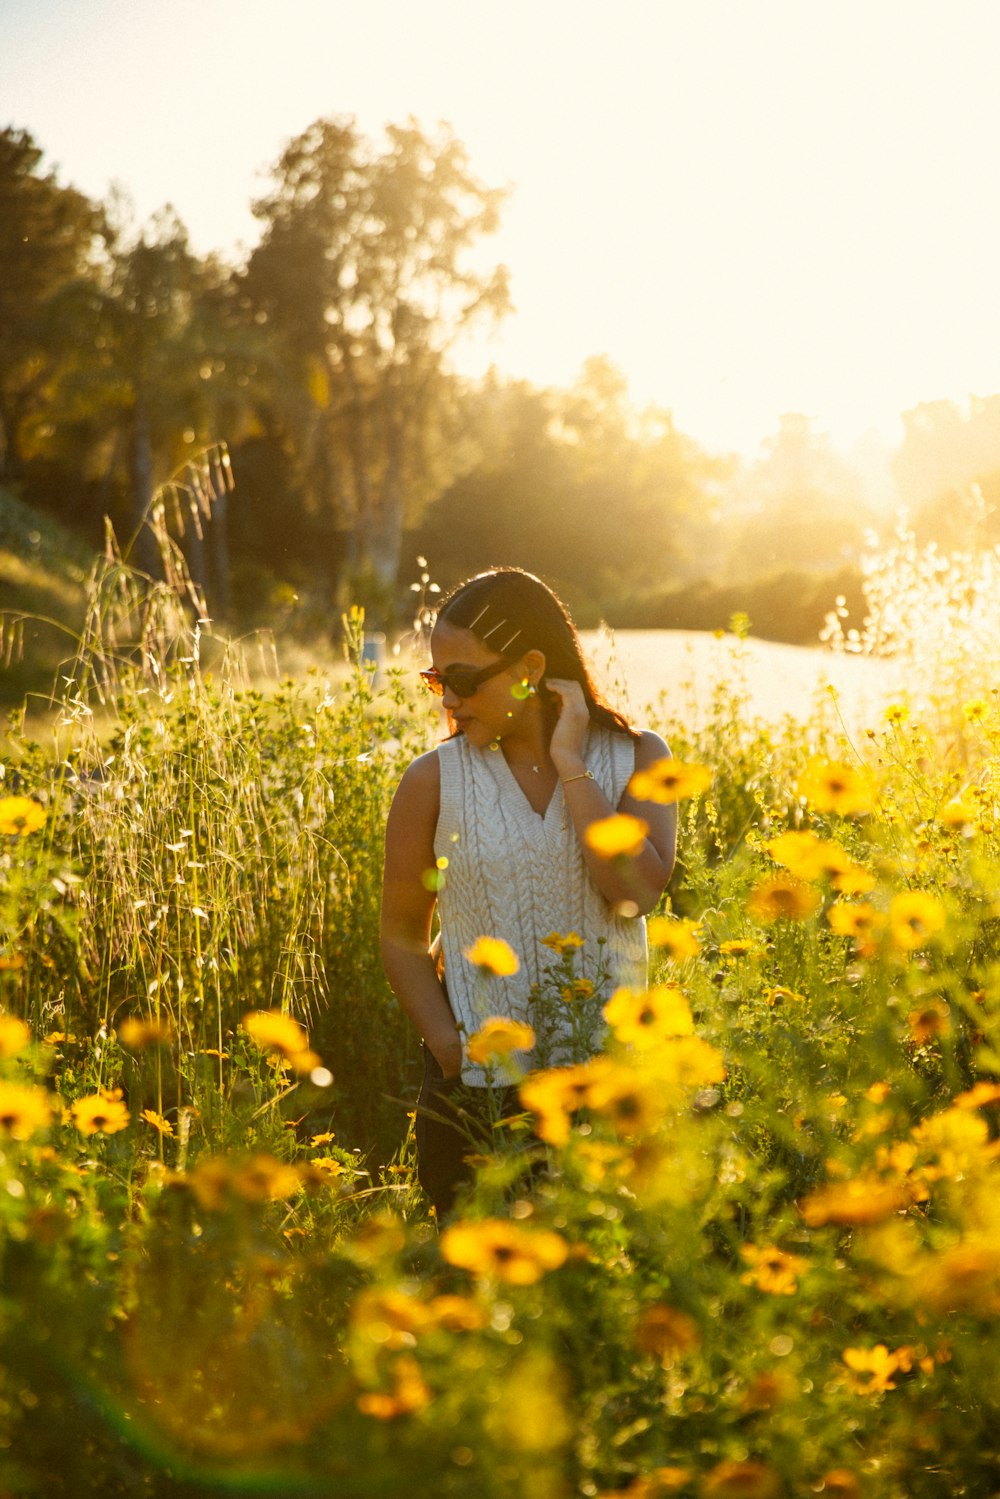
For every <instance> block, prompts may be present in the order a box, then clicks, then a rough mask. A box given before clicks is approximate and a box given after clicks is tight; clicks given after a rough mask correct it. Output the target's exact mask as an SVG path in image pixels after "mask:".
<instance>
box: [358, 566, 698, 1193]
mask: <svg viewBox="0 0 1000 1499" xmlns="http://www.w3.org/2000/svg"><path fill="white" fill-rule="evenodd" d="M431 658H432V660H433V663H434V664H433V666H432V667H431V668H430V669H429V670H428V671H424V672H422V673H421V676H422V677H423V680H424V682H425V683H426V685H427V686H429V687H430V688H431V690H432V691H434V692H436V693H438V694H439V695H440V696H441V697H442V699H443V703H444V707H445V709H446V710H447V713H448V717H449V720H450V722H451V726H452V729H453V734H452V736H451V738H449V739H447V740H446V741H445V742H444V743H443V744H441V745H439V746H438V748H437V749H435V750H431V751H430V752H429V753H427V754H425V755H421V756H420V757H419V758H418V759H416V760H415V761H414V762H413V764H412V765H410V766H409V768H408V769H407V771H406V772H405V774H404V776H403V778H402V780H401V781H400V784H399V788H398V790H397V792H396V795H395V798H394V799H393V803H392V809H391V811H390V813H389V821H388V825H387V828H386V858H385V884H384V891H383V905H382V956H383V962H384V965H385V971H386V975H387V977H388V980H389V983H390V985H391V987H392V989H393V992H394V993H395V995H396V997H397V998H398V999H399V1002H400V1003H401V1004H402V1006H403V1008H404V1009H405V1010H406V1012H407V1014H408V1015H409V1017H410V1019H411V1020H412V1021H413V1023H414V1025H415V1026H416V1028H417V1030H418V1031H419V1032H420V1035H421V1037H422V1038H423V1042H424V1048H425V1061H426V1075H425V1079H424V1087H423V1089H422V1091H421V1098H420V1104H419V1105H418V1111H417V1152H418V1175H419V1177H420V1181H421V1183H422V1185H423V1186H424V1188H425V1190H426V1191H427V1192H428V1194H429V1195H430V1196H431V1198H432V1200H433V1201H434V1203H435V1206H436V1207H437V1209H438V1213H439V1216H440V1215H442V1214H443V1213H445V1212H447V1211H448V1210H449V1209H450V1208H451V1206H452V1204H453V1202H454V1197H455V1191H456V1188H457V1186H458V1185H459V1183H460V1182H461V1181H462V1180H463V1179H465V1178H466V1177H467V1176H468V1171H467V1168H465V1166H464V1163H463V1155H464V1153H465V1152H466V1151H467V1150H468V1149H469V1143H468V1138H467V1136H466V1137H465V1138H463V1132H462V1131H461V1130H456V1129H455V1128H454V1127H450V1126H449V1125H448V1123H447V1118H446V1116H447V1115H448V1113H449V1107H448V1100H449V1096H450V1095H451V1094H452V1091H453V1090H454V1089H456V1088H457V1087H458V1086H459V1084H460V1083H464V1084H465V1085H467V1087H468V1088H469V1089H479V1090H482V1089H483V1088H485V1087H487V1086H488V1085H489V1083H490V1082H491V1077H490V1074H489V1073H488V1072H487V1071H486V1070H484V1068H482V1067H481V1066H478V1065H475V1064H473V1063H472V1062H471V1061H470V1060H469V1058H468V1057H466V1056H465V1054H464V1045H463V1035H464V1036H465V1037H468V1036H469V1035H471V1034H472V1033H473V1032H475V1031H476V1030H477V1029H478V1028H479V1026H480V1025H481V1023H482V1021H483V1020H484V1019H485V1018H486V1016H487V1015H491V1014H492V1015H497V1014H500V1015H506V1016H508V1017H510V1018H516V1019H519V1020H521V1019H528V1018H529V1012H528V1003H529V995H530V991H531V987H532V985H533V984H535V983H537V982H538V981H539V980H540V978H541V977H542V973H543V969H544V967H545V966H546V963H551V961H552V953H551V951H550V950H549V949H548V948H546V947H545V946H543V939H544V938H545V937H547V936H551V935H552V933H553V932H557V933H560V934H563V935H565V934H567V933H569V932H574V933H577V934H578V935H579V936H581V937H582V938H583V939H584V941H583V946H582V948H581V949H580V952H579V964H578V967H577V970H576V971H577V973H578V974H579V975H580V976H581V977H585V978H586V977H589V978H591V979H592V980H593V981H595V982H596V980H597V979H598V978H600V977H601V976H603V975H605V974H607V975H609V977H610V979H611V981H612V982H613V983H633V984H634V983H637V982H638V983H641V982H643V981H644V980H645V969H646V932H645V922H644V920H643V917H644V915H645V914H646V913H647V912H648V911H650V910H652V908H653V907H654V906H655V905H656V902H657V901H658V899H659V897H660V894H661V892H662V891H663V889H664V888H665V886H666V884H667V881H668V880H669V878H670V875H671V872H672V870H673V865H674V855H675V847H676V809H675V808H674V807H673V806H660V805H654V804H651V803H649V802H641V803H637V802H635V801H634V800H633V798H632V797H630V795H629V793H628V789H627V787H628V782H629V779H630V778H631V776H632V774H633V772H634V771H635V770H638V769H644V768H646V767H648V766H650V765H652V764H653V763H654V762H655V761H657V760H660V759H662V758H663V757H664V756H666V755H668V754H669V751H668V749H667V746H666V745H665V744H664V742H663V740H662V739H660V738H659V737H658V736H657V735H656V734H652V733H649V732H642V733H640V732H639V731H637V730H636V729H633V728H632V727H630V725H629V724H628V723H627V721H626V720H625V719H624V718H623V717H622V716H621V715H620V714H618V713H616V712H614V711H613V710H612V709H611V708H610V707H608V705H607V704H606V703H604V702H603V701H602V699H601V698H600V696H599V695H598V693H597V692H596V690H595V688H594V685H593V683H592V682H591V680H590V676H589V674H588V671H587V668H586V665H585V664H584V660H583V656H582V653H581V650H580V643H579V640H578V638H577V634H576V630H575V629H574V627H573V624H572V622H571V620H570V618H569V616H568V614H567V613H566V610H565V608H564V607H563V605H562V604H561V603H560V602H559V600H558V599H557V598H556V596H555V595H554V594H553V593H552V592H551V590H550V589H548V588H547V587H546V586H545V584H543V583H542V582H540V581H539V579H538V578H536V577H533V576H532V574H530V573H525V572H522V571H521V570H520V569H518V568H497V569H494V570H492V571H490V572H486V573H481V574H479V576H478V577H475V578H472V579H471V580H470V581H469V582H467V583H463V584H462V585H461V586H460V587H459V588H457V589H456V590H455V591H454V592H453V593H452V594H451V595H450V596H449V597H448V598H447V599H446V600H445V601H444V603H443V604H442V605H441V608H440V609H439V611H438V614H437V620H436V623H435V625H434V629H433V632H432V634H431ZM616 811H622V812H631V813H632V814H633V815H635V816H641V817H642V818H643V820H644V821H645V822H646V823H647V824H648V826H649V831H648V834H647V836H646V839H645V841H644V843H643V844H642V847H641V848H640V849H639V851H638V852H637V853H636V854H635V855H634V856H631V857H629V859H627V860H618V859H615V860H609V859H606V858H602V857H600V856H599V855H598V854H597V853H596V852H595V851H593V850H592V849H591V848H590V847H589V845H588V842H587V837H586V834H587V829H588V828H589V827H590V826H591V824H592V823H595V822H599V821H601V820H602V819H604V818H607V817H610V816H611V815H612V814H613V813H614V812H616ZM435 906H436V907H437V912H438V917H439V920H440V927H441V936H440V945H439V950H437V951H436V950H435V949H436V948H438V944H436V943H435V944H434V945H433V947H432V943H431V924H432V919H433V916H434V911H435ZM482 936H489V937H498V938H502V939H503V940H504V941H505V942H506V943H507V944H508V945H509V946H510V947H511V948H512V949H513V951H514V953H515V955H516V957H517V959H518V964H519V967H518V971H517V973H516V974H515V975H511V976H508V977H506V978H490V979H485V980H484V978H483V977H482V975H481V974H480V973H478V972H477V970H476V968H475V967H474V965H473V964H472V963H471V962H470V960H469V959H468V957H467V956H466V954H467V952H468V951H469V949H470V948H471V947H472V945H473V944H474V943H475V942H476V941H477V939H478V938H480V937H482ZM442 968H443V974H442ZM467 1096H468V1097H469V1098H475V1097H476V1096H477V1095H476V1094H473V1093H470V1094H468V1095H467ZM478 1096H479V1097H482V1096H483V1095H482V1093H480V1094H479V1095H478Z"/></svg>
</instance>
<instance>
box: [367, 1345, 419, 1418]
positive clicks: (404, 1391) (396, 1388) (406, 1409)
mask: <svg viewBox="0 0 1000 1499" xmlns="http://www.w3.org/2000/svg"><path fill="white" fill-rule="evenodd" d="M432 1398H433V1397H432V1395H431V1391H430V1389H429V1387H428V1385H427V1383H426V1381H425V1380H424V1377H423V1375H422V1374H421V1372H420V1366H419V1364H418V1363H417V1361H416V1359H414V1358H411V1357H410V1356H409V1355H408V1354H404V1355H403V1356H402V1357H401V1358H398V1359H397V1360H396V1362H395V1363H394V1365H393V1368H392V1389H391V1390H390V1391H389V1392H387V1393H386V1392H383V1391H374V1392H372V1393H371V1394H367V1395H359V1396H358V1399H357V1406H358V1410H359V1411H361V1413H362V1415H365V1416H374V1417H375V1419H376V1420H378V1421H393V1420H395V1418H396V1417H397V1416H412V1415H413V1414H414V1413H415V1412H416V1411H419V1410H423V1408H424V1406H425V1405H429V1404H430V1401H431V1399H432Z"/></svg>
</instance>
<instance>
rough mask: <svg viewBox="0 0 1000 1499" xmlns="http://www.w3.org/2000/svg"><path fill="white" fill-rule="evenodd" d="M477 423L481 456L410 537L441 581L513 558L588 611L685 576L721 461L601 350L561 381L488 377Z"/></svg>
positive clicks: (708, 509) (590, 613)
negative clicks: (637, 391) (641, 405)
mask: <svg viewBox="0 0 1000 1499" xmlns="http://www.w3.org/2000/svg"><path fill="white" fill-rule="evenodd" d="M474 420H475V424H476V426H477V428H478V431H479V433H480V436H481V441H482V445H483V452H482V454H481V456H480V458H479V460H478V461H477V462H476V463H474V464H473V465H471V466H470V468H469V469H468V471H467V472H466V473H465V474H463V475H462V476H461V477H460V478H458V479H457V480H456V481H455V482H454V483H453V484H452V485H451V486H450V487H449V488H448V490H447V491H446V492H445V493H444V494H442V496H441V497H440V499H439V500H437V501H436V502H435V503H434V504H433V505H432V506H431V507H430V509H429V510H428V512H427V515H426V517H425V519H424V521H423V523H422V524H421V526H420V528H419V530H418V531H417V533H416V537H415V541H416V543H417V546H418V549H419V550H420V551H421V552H422V553H424V554H425V555H426V556H427V557H428V558H429V559H430V566H431V569H432V571H433V573H434V576H435V579H436V581H438V582H439V583H442V584H444V585H450V584H452V583H454V582H456V581H458V579H459V578H460V577H462V576H464V575H466V574H468V573H469V572H471V571H476V570H478V569H479V568H482V567H485V566H488V565H491V564H496V563H508V564H515V565H518V566H522V567H526V568H528V569H529V570H530V571H532V572H538V573H541V574H543V575H544V576H545V577H546V578H547V579H548V580H550V581H551V582H552V583H554V584H555V585H556V586H557V587H558V588H559V589H560V591H561V592H563V593H564V595H565V597H566V599H567V602H568V603H569V604H570V605H571V607H573V609H574V612H575V613H576V614H577V615H578V616H579V617H580V618H581V619H583V618H588V619H589V618H591V617H593V616H594V615H595V613H597V614H599V613H600V612H601V610H602V609H603V608H606V607H609V606H611V605H612V604H613V603H614V602H615V601H616V600H620V599H621V598H622V597H623V596H625V595H633V596H634V595H636V594H639V593H642V592H643V591H645V590H649V589H653V588H662V587H663V586H664V585H665V584H667V583H671V582H676V581H678V580H679V579H681V578H683V577H685V576H686V575H687V573H688V570H689V568H690V566H691V564H692V561H693V559H694V558H695V557H697V556H698V554H699V547H700V539H701V534H702V532H701V528H702V525H703V523H704V521H705V520H706V519H707V517H708V516H709V515H710V513H711V510H712V507H713V501H714V487H715V484H716V480H717V478H718V477H719V475H720V473H721V471H722V465H721V464H720V462H719V461H718V460H714V459H711V458H709V457H708V455H707V454H705V453H703V452H701V450H700V449H699V448H698V447H697V445H696V444H695V443H694V442H692V441H691V439H689V438H687V437H685V436H684V435H683V434H682V433H680V432H678V431H677V429H676V427H675V426H674V423H673V420H672V418H671V416H670V413H669V412H666V411H662V410H659V409H658V408H653V409H650V410H648V411H645V412H641V413H640V412H636V411H634V410H633V409H632V407H631V406H630V404H629V400H628V390H627V386H626V383H625V380H624V379H623V377H622V375H621V373H620V372H619V371H618V370H617V369H616V368H615V367H614V366H613V365H612V364H611V363H610V362H609V361H608V360H606V359H603V358H593V359H590V360H588V361H587V362H586V364H585V365H584V368H583V370H582V372H581V375H580V378H579V380H578V381H577V383H576V384H575V385H574V387H573V388H572V389H571V390H569V391H558V390H546V391H542V390H537V389H534V388H533V387H532V386H531V385H529V384H527V383H526V382H508V383H506V384H501V383H499V382H498V381H496V380H495V379H493V380H490V381H487V382H486V384H485V386H484V388H483V390H482V391H481V393H480V395H479V398H478V403H477V404H476V405H475V406H474Z"/></svg>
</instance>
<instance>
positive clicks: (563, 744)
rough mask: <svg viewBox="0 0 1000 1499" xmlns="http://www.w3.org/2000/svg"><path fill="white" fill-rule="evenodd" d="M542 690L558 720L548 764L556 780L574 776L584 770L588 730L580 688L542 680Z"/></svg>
mask: <svg viewBox="0 0 1000 1499" xmlns="http://www.w3.org/2000/svg"><path fill="white" fill-rule="evenodd" d="M545 686H546V687H547V688H548V690H549V692H551V694H552V696H553V697H554V698H555V699H556V700H557V702H558V704H559V717H558V719H557V720H556V726H555V728H554V730H553V731H552V740H551V743H550V745H549V754H550V755H551V756H552V763H553V765H554V766H555V768H556V770H557V771H558V772H559V775H560V776H568V775H577V774H579V773H580V772H581V771H582V770H583V769H584V768H585V767H584V764H583V750H584V746H585V744H586V742H587V729H588V728H589V726H590V714H589V712H588V711H587V700H586V698H585V697H584V695H583V688H582V687H581V686H580V683H579V682H574V681H572V680H570V679H568V678H566V677H546V678H545Z"/></svg>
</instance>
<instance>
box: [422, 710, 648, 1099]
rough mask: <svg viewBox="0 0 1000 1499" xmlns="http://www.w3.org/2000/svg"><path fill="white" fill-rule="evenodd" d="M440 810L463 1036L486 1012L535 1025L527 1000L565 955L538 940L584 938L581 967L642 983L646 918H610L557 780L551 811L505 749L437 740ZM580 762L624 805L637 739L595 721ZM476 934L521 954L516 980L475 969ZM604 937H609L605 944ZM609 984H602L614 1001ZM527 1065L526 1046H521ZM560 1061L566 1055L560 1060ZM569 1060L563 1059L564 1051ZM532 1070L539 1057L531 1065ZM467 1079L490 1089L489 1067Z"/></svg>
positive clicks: (450, 958) (451, 970) (451, 957)
mask: <svg viewBox="0 0 1000 1499" xmlns="http://www.w3.org/2000/svg"><path fill="white" fill-rule="evenodd" d="M437 753H438V760H439V764H440V772H441V810H440V813H439V816H438V823H437V831H436V834H435V839H434V853H435V856H436V858H437V859H438V860H442V859H447V861H448V863H447V867H446V869H445V870H444V882H443V888H442V889H441V890H440V891H439V894H438V914H439V916H440V920H441V938H442V947H443V952H444V966H445V983H446V985H447V989H448V997H449V999H450V1000H451V1007H452V1010H453V1011H454V1014H455V1019H456V1020H457V1021H458V1024H459V1026H460V1027H461V1028H462V1030H463V1031H464V1033H465V1035H467V1036H468V1035H471V1034H472V1033H473V1032H474V1031H476V1030H478V1029H479V1027H480V1025H481V1024H482V1022H483V1020H484V1019H485V1018H486V1017H487V1016H488V1015H504V1016H507V1017H509V1018H511V1019H516V1020H526V1021H528V1023H529V1024H530V1023H531V1013H530V1004H529V996H530V993H531V988H532V985H533V984H538V983H540V982H541V981H542V980H543V970H544V969H545V968H546V967H551V966H552V965H553V964H554V963H555V962H557V961H558V960H557V959H556V957H555V954H554V953H553V952H552V951H551V950H550V949H549V948H546V947H543V946H542V944H541V938H543V937H547V936H548V935H549V934H550V933H551V932H559V933H560V934H561V935H565V934H566V933H568V932H576V933H577V934H578V935H579V936H581V937H583V938H584V939H585V940H584V946H583V947H582V948H581V949H580V951H579V954H578V959H577V963H576V968H575V972H576V975H577V976H578V977H585V978H589V979H591V980H592V981H595V982H596V981H597V979H598V977H599V975H600V973H601V971H602V970H603V971H604V972H606V973H608V974H609V980H610V984H611V985H612V986H613V985H616V984H641V983H644V982H645V979H646V959H647V949H646V923H645V921H644V920H643V918H642V917H636V918H631V919H629V918H625V917H621V916H618V915H616V914H615V912H614V911H613V910H612V908H611V906H610V905H609V904H608V902H607V901H606V900H605V898H604V896H603V895H602V894H601V892H600V891H599V890H598V889H597V887H596V885H595V884H594V883H593V881H592V880H591V878H590V875H589V873H588V871H587V867H586V865H585V864H584V861H583V853H582V850H581V848H580V844H579V841H578V839H577V836H576V830H575V828H574V827H573V820H572V818H571V817H570V815H569V812H568V810H566V809H564V802H563V797H564V793H563V788H562V787H561V786H559V785H557V786H556V789H555V791H554V792H553V795H552V800H551V801H550V803H549V805H548V808H547V809H546V812H545V814H544V816H542V815H540V814H539V813H537V812H536V811H534V809H533V808H532V806H531V805H530V803H529V802H528V799H527V797H526V796H525V795H524V792H523V791H522V790H521V788H520V786H519V785H518V784H517V781H516V780H515V778H514V775H513V772H512V771H511V769H510V766H509V765H508V764H507V761H506V760H505V759H504V756H503V753H502V751H499V750H489V749H485V750H480V749H476V748H474V747H473V746H471V745H469V744H468V743H467V741H466V740H465V739H464V738H462V737H461V736H459V737H457V738H454V739H449V740H446V741H445V743H444V744H441V745H439V746H438V751H437ZM584 763H585V764H586V766H587V769H588V770H590V771H592V772H593V775H594V779H595V780H596V781H597V784H598V785H599V786H600V787H601V790H602V791H603V792H604V794H605V795H606V796H607V798H608V800H609V802H610V803H611V805H612V807H617V805H618V802H619V800H620V799H621V796H622V793H623V792H624V790H625V786H626V784H627V782H628V780H629V777H630V776H631V774H632V772H633V770H634V769H635V741H634V740H632V739H630V738H628V736H626V735H625V734H615V733H612V732H611V731H610V730H608V729H604V728H597V727H594V726H592V727H591V728H590V730H589V731H588V735H587V744H586V749H585V752H584ZM477 937H502V938H503V940H504V941H505V942H507V943H509V944H510V946H511V947H512V948H513V949H514V952H515V953H516V954H517V957H518V960H519V963H520V968H519V971H518V972H517V973H516V974H515V975H514V976H513V977H511V978H494V977H491V976H485V975H483V974H482V973H480V972H479V971H478V970H477V969H475V968H474V967H473V965H472V964H471V963H470V962H469V960H468V958H466V957H465V956H464V953H465V949H466V948H469V947H471V946H472V944H473V943H474V942H475V941H476V939H477ZM600 939H603V940H600ZM607 992H608V985H607V984H606V985H605V997H607ZM515 1057H516V1059H517V1060H519V1061H520V1062H521V1063H522V1065H523V1066H524V1067H526V1068H530V1067H531V1066H532V1062H533V1059H532V1057H531V1055H530V1053H516V1054H515ZM557 1060H563V1059H561V1058H558V1059H557ZM565 1060H568V1058H566V1059H565ZM536 1065H537V1064H536ZM462 1078H463V1081H465V1082H466V1083H470V1084H471V1085H472V1086H474V1087H482V1086H484V1085H485V1083H486V1081H487V1078H486V1074H485V1072H484V1070H483V1068H482V1067H479V1066H476V1065H474V1064H473V1063H470V1062H468V1061H467V1062H466V1063H465V1065H464V1067H463V1069H462Z"/></svg>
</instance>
